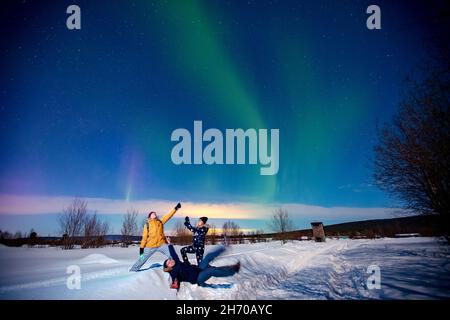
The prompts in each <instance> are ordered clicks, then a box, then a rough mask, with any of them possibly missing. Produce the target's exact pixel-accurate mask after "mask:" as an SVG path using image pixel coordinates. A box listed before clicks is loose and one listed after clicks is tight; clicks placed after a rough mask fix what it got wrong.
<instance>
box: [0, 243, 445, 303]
mask: <svg viewBox="0 0 450 320" xmlns="http://www.w3.org/2000/svg"><path fill="white" fill-rule="evenodd" d="M179 248H180V247H176V249H177V250H179ZM208 249H210V247H209V248H208ZM208 249H207V251H206V252H208ZM137 255H138V248H137V247H130V248H126V249H124V248H110V247H109V248H101V249H86V250H70V251H63V250H61V249H58V248H8V247H4V246H1V247H0V299H417V298H420V299H427V298H431V299H433V298H450V290H449V289H450V259H449V258H450V250H449V246H448V245H447V244H445V243H442V242H439V241H438V240H437V239H434V238H408V239H378V240H328V241H327V242H326V243H314V242H293V243H287V244H285V245H281V244H280V243H279V242H270V243H258V244H246V245H233V246H231V247H230V248H229V250H228V251H226V252H225V253H224V254H223V255H222V256H221V257H220V258H218V259H217V260H216V261H215V265H217V266H218V265H225V264H229V263H235V262H236V261H237V260H240V261H241V264H242V269H241V272H240V273H239V274H238V275H235V276H233V277H229V278H212V279H210V280H209V281H208V286H207V287H199V286H197V285H191V284H186V283H183V284H182V285H181V288H180V290H179V292H178V293H177V292H176V290H172V289H169V277H168V274H166V273H164V272H163V271H162V267H161V263H162V262H163V260H164V257H163V256H161V255H159V254H155V255H154V256H153V257H152V258H151V259H150V261H149V262H148V263H147V264H146V265H145V266H144V270H143V271H141V272H137V273H133V272H128V269H129V268H130V266H131V265H132V264H133V263H134V261H135V259H136V258H137ZM192 258H193V256H192ZM73 265H75V266H78V267H79V268H80V270H81V279H82V280H81V289H79V290H69V289H68V288H67V286H66V282H67V278H68V277H69V276H70V274H67V273H66V272H67V267H69V266H73ZM370 265H377V266H379V267H380V270H381V289H379V290H377V289H372V290H369V289H367V285H366V282H367V278H368V277H369V276H370V275H369V274H368V273H367V268H368V266H370Z"/></svg>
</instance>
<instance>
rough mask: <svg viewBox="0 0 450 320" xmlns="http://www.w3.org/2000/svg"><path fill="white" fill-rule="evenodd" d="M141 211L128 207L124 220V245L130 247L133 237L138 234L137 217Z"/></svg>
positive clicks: (122, 230)
mask: <svg viewBox="0 0 450 320" xmlns="http://www.w3.org/2000/svg"><path fill="white" fill-rule="evenodd" d="M138 215H139V211H137V210H135V209H128V210H127V213H126V214H125V215H124V216H123V220H122V229H121V233H122V245H123V246H126V247H128V246H129V245H130V244H131V237H132V236H135V235H137V233H138V226H137V217H138Z"/></svg>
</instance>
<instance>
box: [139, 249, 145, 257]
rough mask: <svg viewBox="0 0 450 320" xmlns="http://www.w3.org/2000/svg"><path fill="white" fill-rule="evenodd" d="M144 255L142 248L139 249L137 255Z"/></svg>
mask: <svg viewBox="0 0 450 320" xmlns="http://www.w3.org/2000/svg"><path fill="white" fill-rule="evenodd" d="M143 254H144V248H139V255H140V256H142V255H143Z"/></svg>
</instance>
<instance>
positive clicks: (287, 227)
mask: <svg viewBox="0 0 450 320" xmlns="http://www.w3.org/2000/svg"><path fill="white" fill-rule="evenodd" d="M269 227H270V229H272V230H273V231H275V232H276V233H278V237H279V239H280V240H281V242H282V243H283V244H284V243H286V241H287V234H286V233H287V232H289V231H292V230H294V223H293V221H292V219H291V218H290V217H289V213H288V211H287V210H286V209H283V208H277V209H276V210H275V211H274V212H273V214H272V217H271V219H270V222H269Z"/></svg>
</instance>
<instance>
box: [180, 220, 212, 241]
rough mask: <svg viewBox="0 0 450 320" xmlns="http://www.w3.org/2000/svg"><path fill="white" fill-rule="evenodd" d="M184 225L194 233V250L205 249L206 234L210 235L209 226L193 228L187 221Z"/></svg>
mask: <svg viewBox="0 0 450 320" xmlns="http://www.w3.org/2000/svg"><path fill="white" fill-rule="evenodd" d="M184 225H185V226H186V228H188V229H189V230H191V231H192V232H193V233H194V237H193V238H192V246H193V247H194V248H204V247H205V240H206V234H207V233H208V230H209V228H208V227H207V226H203V227H200V228H197V227H193V226H191V223H190V222H189V220H187V221H185V222H184Z"/></svg>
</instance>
